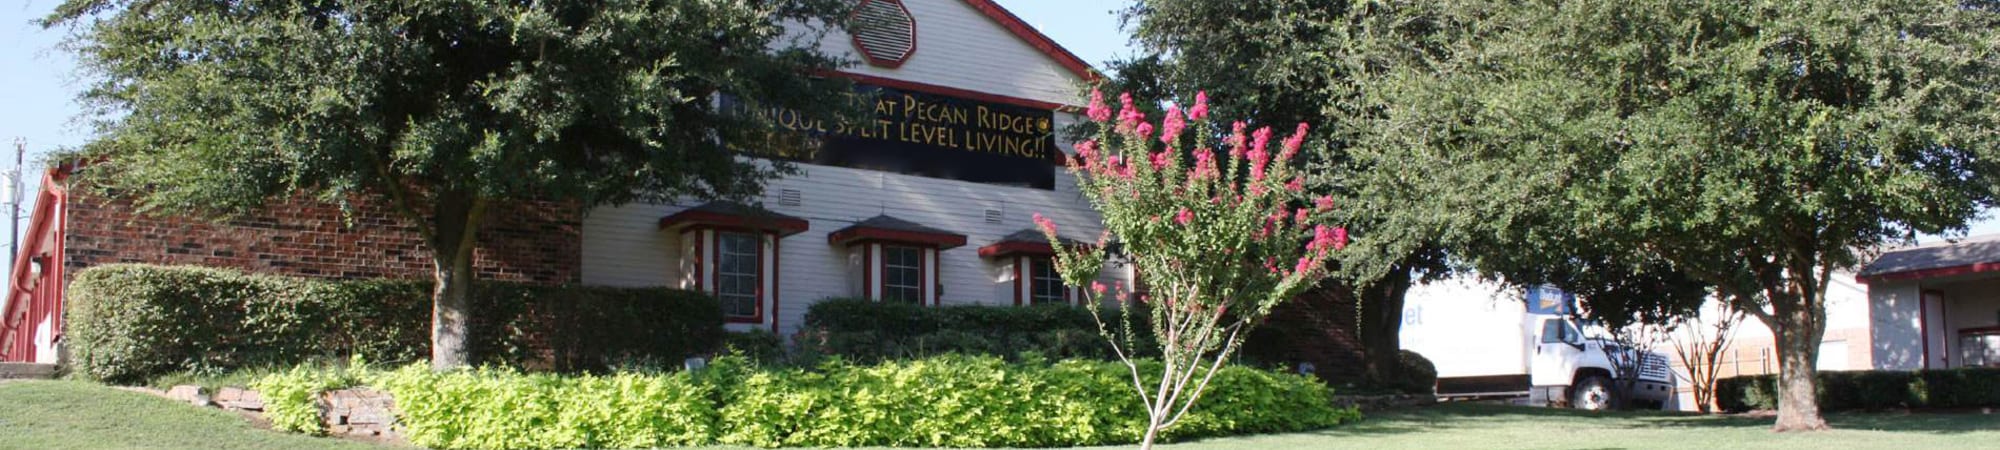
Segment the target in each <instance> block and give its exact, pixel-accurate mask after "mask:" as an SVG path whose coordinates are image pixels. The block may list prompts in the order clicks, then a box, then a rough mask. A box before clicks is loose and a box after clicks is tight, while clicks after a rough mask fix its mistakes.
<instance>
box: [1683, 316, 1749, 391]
mask: <svg viewBox="0 0 2000 450" xmlns="http://www.w3.org/2000/svg"><path fill="white" fill-rule="evenodd" d="M1731 303H1732V302H1728V301H1722V302H1716V304H1715V306H1714V307H1713V308H1714V309H1713V311H1714V312H1715V316H1714V317H1709V318H1707V319H1708V320H1706V321H1701V320H1687V321H1683V322H1682V323H1681V324H1680V326H1679V331H1678V339H1675V340H1674V342H1673V350H1674V356H1675V357H1677V358H1680V360H1681V365H1682V366H1685V369H1683V370H1685V371H1686V373H1687V377H1688V387H1689V388H1690V390H1691V391H1693V394H1694V406H1695V410H1697V411H1700V412H1701V413H1702V414H1708V413H1709V412H1713V411H1715V407H1716V404H1715V387H1716V386H1715V382H1716V380H1717V379H1718V378H1719V377H1720V375H1721V374H1722V356H1723V355H1724V354H1727V353H1728V352H1729V346H1730V344H1732V343H1734V342H1735V341H1736V326H1737V325H1739V324H1742V323H1743V319H1745V316H1744V314H1743V312H1742V311H1737V310H1736V309H1735V308H1732V307H1730V306H1729V305H1730V304H1731ZM1697 319H1698V318H1697Z"/></svg>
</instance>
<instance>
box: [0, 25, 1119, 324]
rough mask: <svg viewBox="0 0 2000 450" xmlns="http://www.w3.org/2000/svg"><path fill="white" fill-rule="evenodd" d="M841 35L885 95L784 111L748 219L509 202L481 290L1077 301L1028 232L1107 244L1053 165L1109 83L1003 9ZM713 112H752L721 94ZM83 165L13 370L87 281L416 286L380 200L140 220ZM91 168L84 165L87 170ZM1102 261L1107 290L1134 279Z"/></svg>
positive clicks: (8, 306) (421, 272)
mask: <svg viewBox="0 0 2000 450" xmlns="http://www.w3.org/2000/svg"><path fill="white" fill-rule="evenodd" d="M854 14H855V16H856V19H857V20H856V23H857V24H861V25H857V26H856V27H855V29H854V31H853V32H849V31H848V30H838V29H835V30H816V29H809V28H810V27H808V26H806V25H799V26H797V27H796V28H795V29H796V30H797V31H798V32H799V33H798V35H800V36H818V37H820V39H821V40H820V45H821V47H822V49H823V50H825V51H826V52H828V53H831V54H835V55H845V56H847V57H849V58H850V59H853V60H855V61H861V62H862V63H861V64H858V65H856V66H853V67H850V68H847V69H844V70H842V71H840V72H837V73H833V74H828V75H829V76H840V77H846V78H849V79H852V80H853V81H855V82H856V84H857V85H858V90H859V91H860V93H863V94H869V95H872V96H873V97H872V98H874V99H875V100H876V105H875V110H876V113H877V120H876V121H875V123H872V124H862V125H851V126H829V125H827V124H826V123H824V122H822V121H820V120H819V119H817V118H812V117H803V116H801V115H799V114H797V113H796V112H792V111H784V110H750V111H749V112H753V113H758V114H769V115H771V117H772V118H773V119H776V120H777V121H778V122H779V123H780V124H781V125H782V126H784V127H786V128H790V129H792V130H795V131H799V132H803V133H811V134H816V135H818V136H820V137H821V140H822V141H823V142H824V144H823V145H822V146H820V147H819V148H817V149H815V150H812V151H807V152H803V153H800V152H791V153H787V154H774V153H772V152H766V151H763V150H764V149H742V150H743V151H745V152H746V153H748V155H746V157H747V158H763V159H784V160H789V161H792V162H794V163H796V166H795V167H797V168H798V169H799V170H798V173H797V174H795V175H791V176H788V177H785V178H782V179H778V180H774V181H772V182H770V183H768V184H767V189H766V191H765V193H764V194H763V195H762V196H761V197H758V198H753V199H747V200H746V201H744V202H741V203H728V202H709V201H703V200H699V199H684V200H682V201H677V202H670V203H660V204H630V205H623V206H616V207H599V208H579V207H576V206H575V205H568V204H559V203H536V204H523V205H511V206H508V208H511V209H510V210H509V211H505V212H502V213H499V214H493V215H492V216H493V217H495V218H496V219H495V220H494V221H493V222H494V223H488V224H486V225H485V226H486V228H483V229H482V230H481V232H480V236H481V242H480V243H479V245H478V248H477V249H475V251H474V260H475V263H474V264H475V266H476V267H477V269H478V272H479V278H480V279H483V280H505V281H518V282H533V283H548V284H567V283H581V284H586V285H599V286H627V287H651V286H670V287H681V288H688V289H699V290H702V291H706V292H709V293H711V294H714V295H715V296H716V297H717V298H718V299H720V300H721V302H722V305H723V309H724V311H725V313H726V315H727V317H728V321H729V325H728V326H729V328H731V329H733V330H738V331H748V330H768V331H772V332H776V333H779V334H781V335H790V334H792V333H793V332H795V331H796V330H797V328H798V326H799V324H800V322H801V321H802V318H803V316H804V314H805V312H806V310H807V308H808V307H809V306H811V305H812V304H813V303H815V302H817V301H820V300H822V299H828V298H841V297H860V298H868V299H874V300H878V301H894V302H910V303H917V304H922V305H933V306H938V305H973V304H984V305H1031V304H1038V303H1068V304H1075V302H1077V301H1078V295H1077V294H1078V292H1077V290H1076V288H1075V287H1072V286H1065V285H1063V284H1062V283H1061V281H1060V279H1059V277H1056V276H1055V275H1054V272H1053V268H1052V265H1051V264H1050V261H1049V256H1050V255H1051V253H1052V252H1051V250H1052V249H1051V247H1050V246H1049V245H1048V244H1047V243H1046V242H1039V240H1040V239H1041V236H1040V233H1038V232H1035V231H1032V230H1033V227H1034V225H1033V221H1032V220H1031V217H1032V216H1033V215H1034V214H1038V213H1039V214H1042V215H1045V216H1047V217H1049V218H1051V219H1053V220H1054V221H1055V222H1057V223H1059V224H1060V225H1061V227H1062V230H1063V232H1064V233H1065V235H1064V238H1068V239H1076V240H1095V239H1096V237H1097V235H1098V233H1099V232H1100V224H1099V220H1100V219H1099V217H1098V215H1097V213H1096V212H1095V211H1094V210H1093V209H1092V208H1091V207H1090V205H1089V204H1088V202H1087V201H1086V200H1084V198H1083V197H1082V196H1081V195H1080V194H1079V192H1078V191H1077V188H1076V185H1075V184H1074V180H1072V179H1071V178H1070V177H1068V176H1067V175H1066V174H1065V173H1064V171H1065V169H1064V168H1063V165H1062V162H1063V161H1064V160H1065V159H1066V158H1068V155H1070V154H1071V153H1072V152H1073V150H1072V149H1071V142H1070V140H1069V139H1067V138H1065V137H1064V136H1063V133H1062V130H1064V129H1066V128H1067V127H1069V126H1070V125H1072V124H1076V123H1078V122H1079V121H1080V120H1081V119H1080V117H1079V116H1078V114H1077V112H1078V109H1080V108H1079V106H1080V105H1077V103H1078V99H1079V98H1080V97H1081V95H1080V94H1081V93H1082V92H1083V89H1085V87H1086V86H1087V85H1088V83H1090V82H1092V81H1094V80H1096V79H1097V78H1098V77H1099V76H1098V74H1097V73H1096V72H1094V71H1093V69H1092V68H1091V67H1090V65H1089V64H1086V63H1085V62H1083V61H1082V60H1081V59H1079V58H1077V56H1076V55H1074V54H1071V53H1070V52H1069V51H1067V50H1065V49H1063V48H1062V47H1061V46H1059V45H1056V44H1055V43H1054V42H1053V41H1051V40H1050V39H1049V38H1048V37H1047V36H1045V35H1043V34H1042V33H1040V32H1039V31H1036V30H1035V29H1034V28H1033V27H1030V26H1028V25H1027V24H1026V23H1024V22H1022V21H1021V19H1020V18H1019V17H1016V16H1014V15H1013V14H1012V13H1009V12H1008V11H1006V10H1005V9H1003V8H1001V7H1000V6H998V5H997V4H995V3H993V2H992V1H991V0H864V1H861V2H859V3H858V4H857V9H856V11H855V13H854ZM716 101H717V102H718V103H719V104H722V105H725V106H727V105H732V104H742V105H745V106H742V107H745V108H754V106H748V105H749V104H748V103H747V102H735V101H733V99H730V98H727V97H720V98H718V99H717V100H716ZM74 169H75V167H74V166H65V167H61V168H57V169H55V170H51V171H50V172H49V173H48V175H47V178H46V180H45V181H44V184H43V189H42V193H41V197H40V199H39V201H38V202H37V203H36V205H37V206H36V210H35V211H34V216H33V225H32V226H31V229H30V230H29V234H28V235H27V236H26V237H25V238H24V245H23V251H22V252H21V256H20V258H19V261H17V264H16V268H17V269H16V270H15V271H14V273H13V274H12V277H13V278H12V281H11V286H12V289H11V290H10V292H9V293H8V295H7V297H6V302H5V304H4V305H0V306H3V307H4V311H0V360H7V361H53V360H54V359H55V358H56V354H57V353H59V352H57V351H56V347H57V346H59V343H60V341H61V338H62V335H63V333H62V323H61V311H62V306H63V304H62V302H63V289H64V287H65V285H66V284H67V283H68V281H69V280H70V278H71V277H72V276H73V274H74V273H76V272H78V271H81V270H83V269H85V268H88V267H91V266H95V265H100V264H107V263H121V262H136V263H153V264H195V265H208V266H221V267H234V268H241V269H246V270H251V271H256V272H263V273H275V274H285V275H295V276H308V277H324V278H425V277H428V276H429V270H430V261H429V256H428V254H427V252H426V251H424V250H423V249H422V247H421V241H420V240H419V239H417V238H416V235H415V234H414V233H413V232H412V227H410V226H409V224H407V223H403V220H402V219H400V218H398V217H397V216H396V215H395V214H390V213H388V212H387V211H386V210H382V209H381V208H380V205H379V202H370V201H368V199H356V201H354V202H352V204H350V205H348V209H347V210H345V211H343V210H342V209H341V208H338V207H335V206H334V205H327V204H323V203H315V202H311V201H305V200H291V201H284V202H280V203H279V204H274V205H272V206H271V207H269V208H267V210H266V211H264V212H261V213H255V214H251V215H248V216H246V217H242V218H238V219H232V220H230V221H228V222H225V223H212V222H205V221H200V220H194V219H179V218H157V217H150V216H145V215H141V214H139V213H138V212H137V210H136V208H135V207H133V205H132V204H131V203H130V202H127V201H123V200H118V199H109V198H97V197H92V196H90V195H88V194H87V193H84V192H70V191H69V190H68V189H67V188H66V186H65V183H64V180H65V179H66V178H67V177H68V176H70V174H71V172H72V170H74ZM83 170H88V169H83ZM1131 279H1133V276H1132V274H1131V273H1129V270H1127V269H1125V268H1124V267H1123V266H1121V265H1117V264H1110V265H1108V268H1107V269H1106V271H1105V273H1104V274H1103V276H1102V280H1103V281H1105V282H1107V283H1127V282H1128V281H1129V280H1131Z"/></svg>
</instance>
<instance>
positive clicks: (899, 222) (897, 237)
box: [826, 215, 965, 250]
mask: <svg viewBox="0 0 2000 450" xmlns="http://www.w3.org/2000/svg"><path fill="white" fill-rule="evenodd" d="M826 241H827V242H831V243H833V244H836V245H853V244H859V243H864V242H892V243H898V244H913V245H923V246H930V247H936V248H938V249H939V250H943V249H950V248H957V247H960V246H964V245H965V235H963V234H958V233H953V232H950V231H945V230H940V229H936V228H931V227H927V226H924V225H922V224H919V223H916V222H911V221H908V220H903V219H898V218H895V217H889V216H887V215H880V216H875V217H872V218H869V219H868V220H863V221H860V222H857V223H855V224H854V225H851V226H848V227H847V228H842V229H840V230H839V231H835V232H833V234H829V235H827V236H826Z"/></svg>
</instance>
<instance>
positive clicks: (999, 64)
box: [798, 0, 1082, 105]
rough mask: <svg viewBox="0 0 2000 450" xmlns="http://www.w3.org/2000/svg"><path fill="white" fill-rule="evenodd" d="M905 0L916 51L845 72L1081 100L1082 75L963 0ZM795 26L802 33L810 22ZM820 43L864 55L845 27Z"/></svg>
mask: <svg viewBox="0 0 2000 450" xmlns="http://www.w3.org/2000/svg"><path fill="white" fill-rule="evenodd" d="M903 5H904V6H906V7H908V8H909V10H910V15H911V16H912V17H914V18H916V24H917V50H916V53H914V54H912V55H911V56H910V60H909V61H908V62H905V63H903V65H902V67H899V68H895V69H887V68H881V67H875V66H870V65H868V64H867V63H865V62H863V63H861V64H858V65H856V66H855V67H850V68H847V69H845V70H846V71H847V72H853V73H858V74H863V75H871V76H878V77H884V78H894V79H898V80H903V81H909V82H915V83H925V84H932V85H939V86H950V87H955V88H959V89H966V90H971V91H977V92H984V93H988V94H994V95H1004V96H1008V97H1018V98H1025V99H1031V100H1040V101H1045V102H1053V103H1061V104H1068V105H1081V104H1082V103H1081V102H1079V101H1078V100H1077V93H1078V92H1079V90H1078V89H1080V88H1081V87H1082V80H1080V79H1078V78H1077V77H1076V75H1075V74H1073V73H1071V72H1070V71H1069V70H1068V69H1065V68H1063V67H1062V65H1060V64H1057V63H1056V62H1055V60H1053V59H1050V58H1049V57H1048V56H1046V55H1044V54H1042V52H1041V50H1037V49H1035V47H1034V46H1032V45H1029V44H1028V43H1027V42H1023V41H1021V40H1020V39H1019V38H1016V37H1015V36H1014V33H1013V32H1011V31H1008V30H1007V29H1006V28H1003V27H1001V26H1000V25H999V24H998V23H995V22H994V21H993V19H990V18H987V17H986V15H984V14H981V13H980V12H979V11H978V10H976V9H973V8H972V6H971V5H967V4H965V2H964V1H962V0H903ZM798 29H799V30H800V32H801V33H804V32H806V30H808V29H809V28H808V27H798ZM820 43H821V49H822V51H824V52H826V53H828V54H832V55H845V57H847V58H849V59H853V60H855V61H861V60H862V59H861V56H860V55H859V54H857V53H855V52H854V45H853V42H852V40H851V39H850V38H849V36H848V35H847V33H845V32H841V31H839V30H831V31H827V32H826V33H825V38H824V39H822V40H821V41H820Z"/></svg>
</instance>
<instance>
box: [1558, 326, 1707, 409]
mask: <svg viewBox="0 0 2000 450" xmlns="http://www.w3.org/2000/svg"><path fill="white" fill-rule="evenodd" d="M1538 328H1539V332H1538V333H1537V335H1536V337H1535V339H1534V340H1533V341H1532V342H1534V344H1533V346H1534V351H1533V353H1532V356H1530V358H1529V364H1528V379H1529V391H1528V402H1529V403H1530V404H1533V405H1538V406H1559V407H1561V406H1566V407H1570V408H1576V409H1586V410H1603V409H1607V408H1612V407H1615V406H1617V405H1619V404H1621V403H1623V402H1638V403H1637V404H1640V405H1649V406H1653V407H1656V408H1657V407H1665V406H1667V403H1668V401H1669V399H1671V398H1672V397H1673V396H1674V377H1673V372H1672V370H1671V369H1670V368H1669V367H1668V362H1667V361H1668V359H1667V356H1666V355H1665V354H1663V353H1660V352H1644V353H1641V352H1637V351H1634V350H1632V349H1628V348H1624V347H1622V346H1620V345H1619V344H1618V343H1617V342H1616V341H1614V340H1612V339H1610V338H1609V334H1608V333H1605V332H1604V331H1603V329H1602V327H1598V326H1596V325H1594V324H1591V323H1587V322H1580V321H1577V320H1575V319H1571V318H1568V317H1560V316H1557V317H1546V316H1545V317H1544V318H1542V319H1541V322H1540V324H1539V327H1538ZM1627 358H1632V359H1627ZM1624 361H1632V362H1633V363H1635V364H1636V370H1630V371H1629V372H1631V373H1632V374H1633V378H1634V379H1632V380H1627V379H1624V375H1625V374H1624V373H1623V372H1621V371H1620V370H1618V367H1619V363H1620V362H1624ZM1627 382H1630V385H1629V386H1630V388H1631V389H1630V391H1629V397H1626V398H1620V396H1621V395H1628V394H1627V393H1626V392H1621V388H1623V387H1625V386H1626V384H1625V383H1627Z"/></svg>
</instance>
